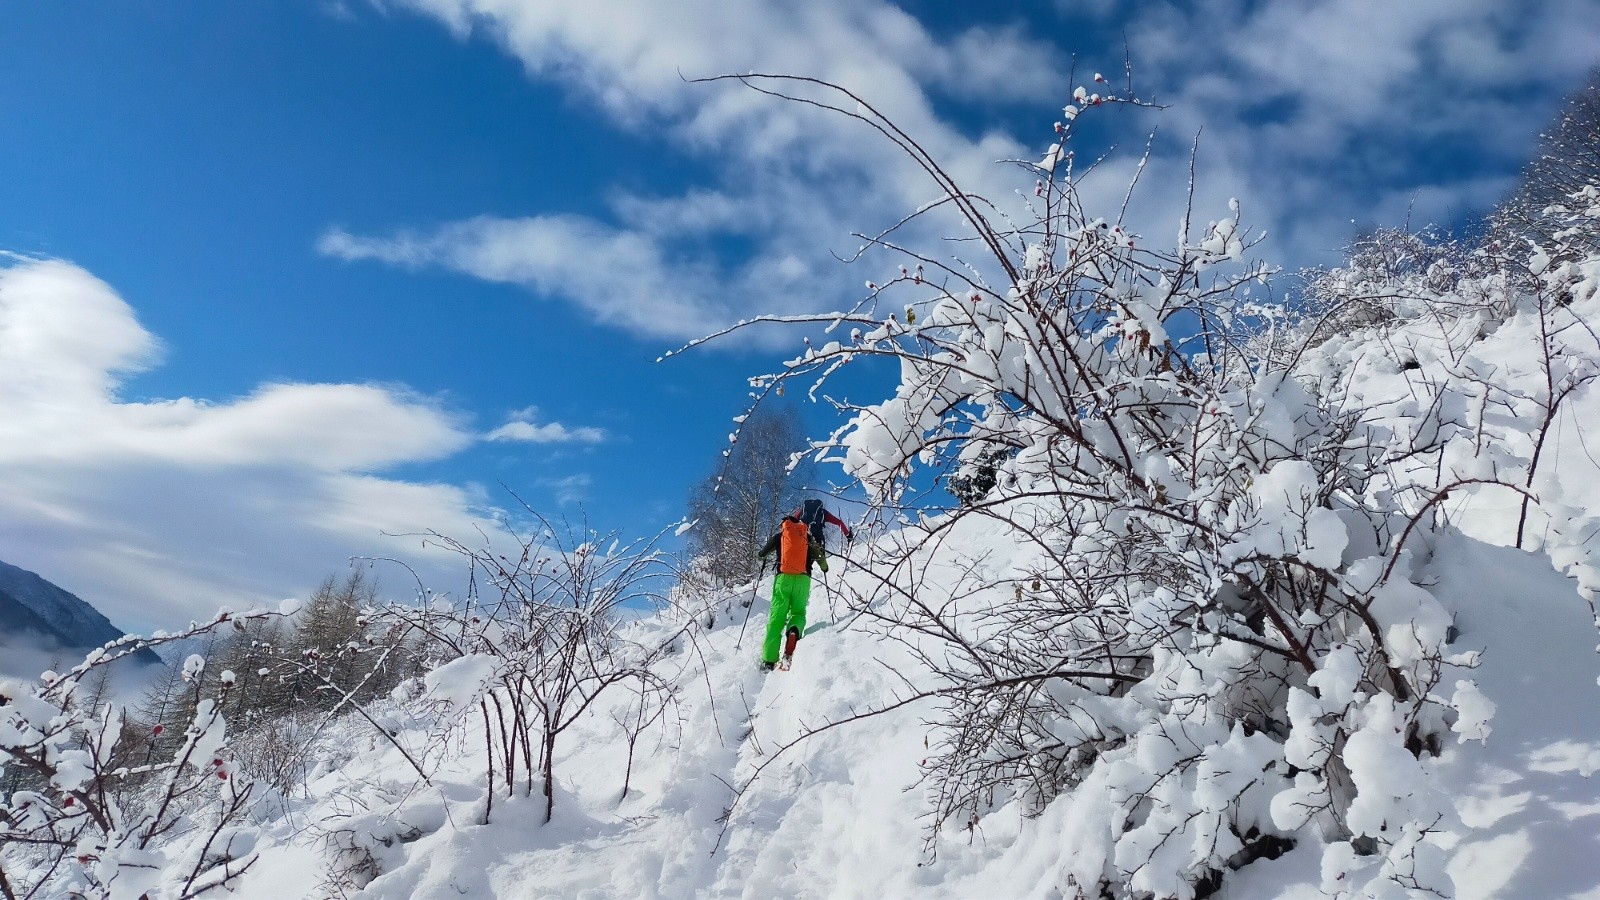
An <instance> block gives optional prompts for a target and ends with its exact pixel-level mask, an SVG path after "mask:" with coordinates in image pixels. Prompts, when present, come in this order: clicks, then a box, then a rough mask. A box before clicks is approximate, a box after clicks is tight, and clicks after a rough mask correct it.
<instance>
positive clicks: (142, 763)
mask: <svg viewBox="0 0 1600 900" xmlns="http://www.w3.org/2000/svg"><path fill="white" fill-rule="evenodd" d="M269 615H275V614H273V613H268V612H266V611H254V612H250V613H244V614H239V615H232V614H229V613H226V612H223V613H219V614H218V616H217V617H216V618H215V619H213V620H212V621H210V622H207V623H205V624H199V625H191V626H190V627H189V628H188V629H187V630H185V631H183V632H180V633H177V634H171V635H162V636H159V637H156V638H136V637H131V636H130V637H124V638H121V639H119V640H117V641H115V642H113V643H111V644H107V645H106V646H105V647H103V648H101V649H99V650H95V651H93V652H92V653H90V654H89V655H88V657H87V658H86V659H85V660H84V661H83V662H82V663H80V664H79V665H77V666H75V667H74V668H72V669H70V670H69V671H67V672H65V673H61V674H57V673H54V672H46V673H44V674H43V675H42V676H41V678H40V680H39V681H38V682H37V683H33V684H29V683H25V682H21V681H15V680H7V681H5V682H0V775H4V774H11V775H13V776H20V777H21V778H22V779H24V780H25V782H24V783H25V784H26V787H24V788H23V789H19V790H13V791H11V792H10V793H9V794H8V795H6V796H5V797H3V798H0V896H3V897H5V898H7V900H15V898H21V897H44V896H50V897H60V896H69V895H70V896H81V897H99V898H130V900H132V898H137V897H149V898H152V900H154V898H167V897H172V898H180V897H181V898H186V897H198V896H201V895H204V894H208V893H211V892H213V891H216V890H219V889H222V890H226V889H227V888H228V887H229V886H230V885H231V884H232V883H233V882H234V881H235V880H236V879H237V878H238V877H239V876H240V875H241V874H242V873H243V872H245V871H246V870H247V869H249V867H250V865H251V864H252V862H253V861H254V858H255V844H256V832H255V829H254V828H253V827H252V826H251V824H250V822H249V813H250V811H251V807H252V805H253V803H254V802H255V799H256V798H257V796H258V792H257V791H256V785H255V783H254V782H253V780H252V779H251V778H250V777H249V775H248V774H247V773H245V772H242V771H241V770H240V769H239V768H238V767H236V765H235V764H234V763H233V762H232V761H231V760H230V757H229V754H228V753H227V752H226V751H225V749H224V748H225V744H226V736H227V730H226V725H225V723H224V722H223V718H222V712H221V709H222V703H223V702H225V700H226V698H227V693H228V690H229V688H230V686H231V684H232V679H231V678H229V677H228V674H229V673H223V676H222V678H221V679H220V683H221V688H220V690H219V691H218V693H217V694H216V696H205V697H199V698H198V699H197V701H196V703H195V704H194V707H193V717H192V719H191V721H189V722H188V723H187V724H186V727H185V728H184V730H183V732H182V734H181V736H180V739H179V740H178V741H176V742H174V743H173V744H172V747H173V749H172V750H171V751H170V752H168V753H163V754H161V755H159V756H154V757H153V758H151V757H152V755H151V754H150V753H147V754H146V755H145V757H144V758H138V757H135V756H134V755H133V754H131V753H130V752H129V748H130V744H132V743H133V740H132V738H133V737H134V735H132V734H130V727H131V726H127V725H126V724H125V721H124V715H123V711H122V710H121V709H120V708H119V707H117V706H116V705H114V704H111V703H106V704H103V705H98V706H95V707H94V708H89V706H87V705H86V704H85V703H84V702H83V701H84V700H86V699H88V698H87V696H85V695H80V688H82V687H83V686H84V685H85V684H86V683H88V681H89V680H90V679H91V678H93V677H95V676H97V675H98V674H100V673H101V671H102V670H103V669H104V668H105V667H107V666H109V665H111V664H112V663H114V662H115V661H117V660H119V659H122V658H124V657H127V656H130V655H132V654H134V653H137V652H139V651H140V650H142V649H144V648H147V647H155V646H159V645H162V644H167V643H173V642H178V641H185V640H188V639H192V638H194V637H196V636H199V635H202V634H205V633H207V632H209V631H210V630H212V629H214V628H216V627H217V626H218V625H221V624H222V623H225V622H230V621H231V622H235V623H237V622H241V621H248V620H252V619H261V618H265V617H267V616H269ZM204 666H205V660H204V659H203V658H202V657H200V656H198V655H193V656H190V657H189V658H188V660H187V661H186V662H185V663H184V665H183V667H182V669H181V675H182V678H183V679H184V680H185V681H186V682H191V683H195V684H198V683H199V675H200V672H201V670H202V669H203V668H204ZM85 694H87V692H85ZM155 730H156V731H157V735H155V736H159V732H160V730H161V729H160V728H159V727H158V728H156V729H155ZM147 746H149V747H150V748H152V749H153V748H154V746H155V744H154V743H153V742H147ZM15 783H16V782H15V781H13V784H15Z"/></svg>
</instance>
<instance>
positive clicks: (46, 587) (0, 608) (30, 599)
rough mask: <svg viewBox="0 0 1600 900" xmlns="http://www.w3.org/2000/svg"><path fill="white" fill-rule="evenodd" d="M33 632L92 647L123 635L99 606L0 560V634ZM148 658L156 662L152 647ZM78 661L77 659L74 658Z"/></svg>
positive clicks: (74, 646) (67, 645) (61, 643)
mask: <svg viewBox="0 0 1600 900" xmlns="http://www.w3.org/2000/svg"><path fill="white" fill-rule="evenodd" d="M22 632H33V633H34V634H37V635H40V636H41V637H43V638H44V639H45V640H46V641H48V642H53V643H54V644H56V645H57V647H54V648H50V649H57V648H59V649H61V650H89V649H92V648H95V647H99V646H101V645H103V644H106V643H108V642H110V641H114V640H116V639H117V638H120V637H122V636H123V632H122V631H121V630H120V629H118V628H117V627H116V626H115V625H112V624H111V620H109V619H107V618H106V617H105V615H104V614H102V613H101V612H100V610H98V609H95V608H94V607H93V606H92V605H90V604H89V602H88V601H86V600H84V599H83V598H81V597H79V596H78V595H76V594H74V593H72V592H70V591H68V590H66V589H64V588H61V587H58V586H57V585H54V584H51V583H50V582H49V581H46V580H45V579H44V578H43V577H41V576H40V575H38V574H36V573H34V572H30V571H28V570H27V569H23V568H19V567H17V566H13V565H11V564H10V563H7V562H0V635H11V636H13V637H14V636H16V635H18V634H19V633H22ZM139 656H140V658H141V659H142V660H143V661H145V662H157V661H158V660H157V657H156V656H155V655H154V654H153V653H151V652H150V651H149V650H145V651H142V652H141V653H140V654H139ZM74 662H75V660H74Z"/></svg>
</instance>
